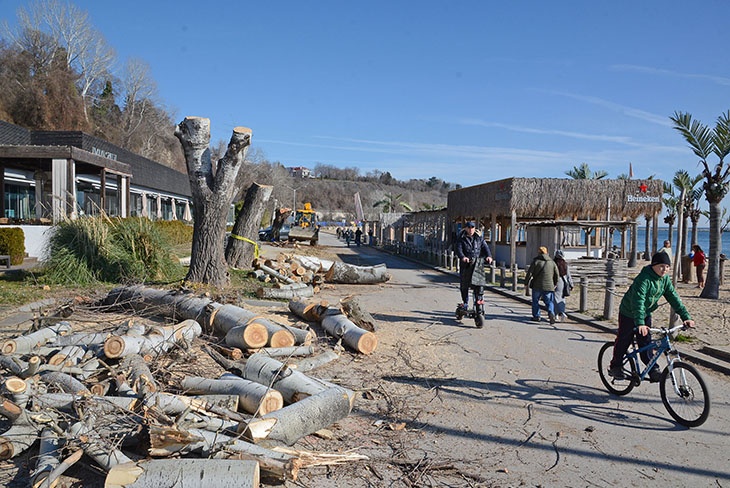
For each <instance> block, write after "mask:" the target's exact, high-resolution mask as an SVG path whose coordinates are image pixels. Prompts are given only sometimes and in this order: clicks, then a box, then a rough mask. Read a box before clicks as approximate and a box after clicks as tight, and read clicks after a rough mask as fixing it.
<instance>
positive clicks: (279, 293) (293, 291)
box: [256, 285, 314, 300]
mask: <svg viewBox="0 0 730 488" xmlns="http://www.w3.org/2000/svg"><path fill="white" fill-rule="evenodd" d="M256 296H257V297H259V298H277V299H289V300H291V299H293V298H310V297H313V296H314V288H312V286H310V285H304V286H300V287H297V288H283V287H282V288H263V287H262V288H259V289H258V290H256Z"/></svg>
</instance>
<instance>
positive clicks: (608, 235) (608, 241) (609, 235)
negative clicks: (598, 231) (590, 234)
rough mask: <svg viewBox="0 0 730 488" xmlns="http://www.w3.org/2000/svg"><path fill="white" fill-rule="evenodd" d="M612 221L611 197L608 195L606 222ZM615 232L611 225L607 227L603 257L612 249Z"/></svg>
mask: <svg viewBox="0 0 730 488" xmlns="http://www.w3.org/2000/svg"><path fill="white" fill-rule="evenodd" d="M610 221H611V197H606V222H610ZM612 237H613V233H612V232H611V230H610V228H609V227H606V247H604V251H603V257H604V258H605V257H606V256H607V255H608V251H609V250H610V249H611V241H612Z"/></svg>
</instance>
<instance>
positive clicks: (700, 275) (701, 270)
mask: <svg viewBox="0 0 730 488" xmlns="http://www.w3.org/2000/svg"><path fill="white" fill-rule="evenodd" d="M692 252H693V253H694V254H693V255H692V263H694V265H695V268H697V286H698V287H699V288H704V287H705V265H706V264H707V259H706V258H705V253H704V252H703V251H702V248H701V247H700V246H699V245H697V244H693V245H692Z"/></svg>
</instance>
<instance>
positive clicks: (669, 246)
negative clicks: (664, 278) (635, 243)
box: [658, 241, 672, 266]
mask: <svg viewBox="0 0 730 488" xmlns="http://www.w3.org/2000/svg"><path fill="white" fill-rule="evenodd" d="M658 252H663V253H666V255H667V256H669V265H670V266H671V265H672V241H664V247H663V248H661V249H659V251H658Z"/></svg>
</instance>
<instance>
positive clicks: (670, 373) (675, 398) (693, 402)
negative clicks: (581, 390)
mask: <svg viewBox="0 0 730 488" xmlns="http://www.w3.org/2000/svg"><path fill="white" fill-rule="evenodd" d="M684 328H685V327H684V325H678V326H676V327H673V328H671V329H666V328H661V329H654V328H650V329H649V330H650V331H651V332H652V333H656V334H660V337H659V338H657V339H652V341H651V342H649V344H647V345H646V346H644V347H641V348H637V346H636V339H635V338H634V341H633V343H632V346H631V348H630V349H629V351H628V352H627V353H626V355H624V358H623V362H622V364H621V367H622V369H623V372H624V379H617V378H613V377H611V376H609V375H608V369H609V366H610V364H611V359H612V358H613V346H614V343H613V342H607V343H606V344H604V345H603V346H602V347H601V350H600V351H599V353H598V373H599V375H600V377H601V382H603V385H604V386H605V387H606V389H607V390H608V391H609V392H611V393H613V394H614V395H618V396H623V395H627V394H628V393H629V392H630V391H631V390H633V389H634V387H636V386H639V385H640V384H641V381H642V380H644V379H645V378H646V377H647V375H648V374H649V371H650V370H651V368H652V367H654V365H655V364H656V363H657V361H658V359H659V357H660V356H661V355H662V354H663V355H664V356H665V357H666V358H667V366H666V367H665V368H664V370H663V371H662V373H661V377H660V379H659V393H660V394H661V397H662V403H663V404H664V407H665V408H666V409H667V411H668V412H669V415H671V416H672V418H673V419H674V420H676V421H677V422H678V423H680V424H681V425H684V426H685V427H697V426H699V425H702V424H703V423H704V422H705V421H706V420H707V417H708V416H709V415H710V392H709V390H708V389H707V385H706V384H705V380H704V379H703V378H702V376H701V375H700V373H699V371H697V369H696V368H695V367H694V366H692V365H691V364H687V363H685V362H683V361H682V360H681V358H680V357H679V352H678V351H677V350H676V349H675V348H674V347H672V343H671V340H670V337H671V335H672V334H674V333H675V332H677V331H679V330H682V329H684ZM651 349H656V351H655V352H654V355H653V357H652V358H651V361H649V364H648V365H647V366H646V368H644V370H643V371H642V370H641V369H640V368H639V355H640V354H641V353H642V352H644V351H649V350H651ZM670 355H671V356H674V357H670Z"/></svg>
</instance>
